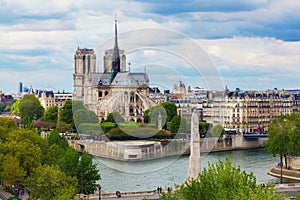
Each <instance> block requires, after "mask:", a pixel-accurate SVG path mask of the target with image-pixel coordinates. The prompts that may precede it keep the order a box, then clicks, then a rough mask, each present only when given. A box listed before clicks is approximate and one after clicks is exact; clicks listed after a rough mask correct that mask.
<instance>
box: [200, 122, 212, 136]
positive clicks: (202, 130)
mask: <svg viewBox="0 0 300 200" xmlns="http://www.w3.org/2000/svg"><path fill="white" fill-rule="evenodd" d="M211 126H212V125H211V123H208V122H199V132H200V136H201V137H202V138H204V137H206V134H207V132H208V130H209V129H210V127H211Z"/></svg>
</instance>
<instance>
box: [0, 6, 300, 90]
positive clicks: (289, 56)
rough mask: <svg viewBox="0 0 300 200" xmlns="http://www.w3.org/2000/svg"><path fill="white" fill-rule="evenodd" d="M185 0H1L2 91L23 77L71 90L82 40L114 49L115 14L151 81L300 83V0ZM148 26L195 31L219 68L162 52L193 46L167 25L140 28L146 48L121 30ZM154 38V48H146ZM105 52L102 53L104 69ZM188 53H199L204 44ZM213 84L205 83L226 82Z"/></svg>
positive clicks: (133, 59) (124, 44)
mask: <svg viewBox="0 0 300 200" xmlns="http://www.w3.org/2000/svg"><path fill="white" fill-rule="evenodd" d="M182 2H183V1H180V0H166V1H158V0H154V1H144V0H127V1H121V0H116V1H109V0H101V1H96V0H94V1H92V0H91V1H84V0H76V1H72V0H65V1H56V0H48V1H41V0H27V1H24V0H23V1H22V0H14V1H9V0H0V37H1V43H0V56H1V59H0V70H1V71H0V90H2V91H3V92H16V91H17V88H18V83H19V82H20V81H21V82H23V86H27V87H30V86H31V85H32V86H33V87H34V89H47V88H49V87H50V88H52V89H54V90H56V91H57V90H60V91H63V90H65V91H72V89H73V88H72V84H73V67H74V60H73V59H74V58H73V56H74V53H75V51H76V49H77V47H78V46H79V47H80V48H93V49H95V50H96V49H97V48H98V47H99V46H105V47H109V48H112V47H113V42H112V39H113V36H114V19H115V13H117V15H118V27H119V34H120V39H119V46H120V48H121V49H124V50H125V52H126V53H128V56H127V58H128V59H127V61H128V62H130V63H131V69H132V70H137V71H143V70H144V68H145V67H146V70H147V72H148V73H149V76H150V81H151V82H150V84H151V85H152V86H159V87H160V88H162V89H167V88H169V89H172V86H173V84H174V83H175V82H176V80H178V79H181V80H182V81H183V82H184V83H185V84H186V85H187V84H190V85H192V86H193V87H196V86H199V87H205V88H206V85H205V80H204V82H203V81H202V80H201V79H207V80H210V81H211V80H215V79H218V77H216V76H219V75H220V78H221V80H222V81H223V86H224V87H225V85H227V86H228V87H229V89H235V88H237V87H238V88H241V89H273V88H278V89H282V88H284V89H294V88H300V82H299V78H298V77H299V74H300V66H299V64H300V26H299V21H300V13H299V10H300V2H299V1H297V0H241V1H234V0H227V1H222V0H215V1H210V0H186V1H184V3H182ZM146 28H155V29H158V30H159V29H161V30H169V31H170V30H171V31H173V32H176V33H179V34H181V35H183V36H185V37H187V38H190V40H191V41H193V42H195V43H197V44H198V45H199V46H200V47H202V48H203V50H204V51H203V52H206V53H207V54H208V56H209V57H210V58H211V59H212V62H213V63H214V64H215V68H216V70H218V73H213V74H209V73H207V74H205V73H204V75H203V73H202V72H203V71H202V69H200V70H199V71H200V73H201V74H202V75H203V76H204V77H200V76H199V73H198V74H197V73H194V71H193V70H191V69H192V68H193V67H191V66H189V64H190V63H188V61H189V60H184V58H185V57H180V56H181V55H175V57H174V54H171V53H170V52H169V51H163V50H162V49H163V48H162V46H163V47H170V46H171V43H172V42H174V41H177V43H176V45H177V46H176V48H177V49H180V48H181V47H182V49H187V50H188V49H189V48H188V47H187V46H184V45H185V44H186V43H184V42H183V41H184V40H183V39H182V40H179V39H178V38H174V37H170V35H168V34H164V33H165V31H162V34H159V35H157V38H153V37H148V35H147V34H146V35H145V34H138V35H135V37H134V38H133V39H134V40H135V41H139V42H140V44H143V45H144V46H141V48H142V49H141V50H140V51H133V50H134V49H130V45H129V42H132V41H133V39H132V38H131V40H130V39H128V38H126V37H123V38H122V36H126V34H127V33H128V32H129V33H130V32H132V31H136V30H146ZM140 32H141V31H139V33H140ZM159 43H160V44H159ZM163 43H165V44H163ZM103 44H105V45H103ZM149 44H151V45H150V46H151V47H152V49H147V47H148V46H147V45H149ZM172 45H173V43H172ZM180 45H182V46H180ZM155 47H157V48H158V50H157V49H156V50H153V49H155ZM143 48H144V49H143ZM203 52H202V53H203ZM101 53H102V52H101V51H99V52H98V54H99V55H98V54H97V66H98V68H99V71H101V70H102V57H103V55H101ZM189 53H195V56H197V53H198V51H197V52H189ZM201 60H202V57H201V56H199V62H201ZM210 67H211V66H210ZM168 72H170V73H168ZM168 74H169V75H168ZM208 76H209V77H208ZM162 80H163V81H162ZM207 80H206V81H207ZM211 82H214V81H211ZM208 85H210V86H209V88H206V89H219V88H218V87H217V86H216V88H214V87H215V86H214V85H212V84H208ZM219 86H220V84H219Z"/></svg>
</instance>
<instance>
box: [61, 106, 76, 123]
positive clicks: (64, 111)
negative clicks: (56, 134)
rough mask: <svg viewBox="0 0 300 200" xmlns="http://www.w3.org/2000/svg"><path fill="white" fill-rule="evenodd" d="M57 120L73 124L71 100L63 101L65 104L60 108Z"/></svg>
mask: <svg viewBox="0 0 300 200" xmlns="http://www.w3.org/2000/svg"><path fill="white" fill-rule="evenodd" d="M58 121H59V122H64V123H66V124H74V121H73V111H72V100H67V101H66V102H65V105H64V106H63V107H62V108H61V109H60V114H59V118H58Z"/></svg>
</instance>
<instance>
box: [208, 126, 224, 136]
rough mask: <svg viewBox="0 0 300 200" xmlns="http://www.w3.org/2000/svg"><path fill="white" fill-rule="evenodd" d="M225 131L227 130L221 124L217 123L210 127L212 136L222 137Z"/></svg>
mask: <svg viewBox="0 0 300 200" xmlns="http://www.w3.org/2000/svg"><path fill="white" fill-rule="evenodd" d="M224 133H225V130H224V128H223V126H222V125H221V124H216V125H214V126H213V127H212V128H211V129H210V134H211V136H212V137H218V138H219V139H221V138H222V137H223V135H224Z"/></svg>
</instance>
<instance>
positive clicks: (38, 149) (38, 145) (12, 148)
mask: <svg viewBox="0 0 300 200" xmlns="http://www.w3.org/2000/svg"><path fill="white" fill-rule="evenodd" d="M5 150H6V152H5V153H6V154H11V155H12V156H13V157H15V158H16V159H18V160H19V162H20V166H21V167H22V168H23V169H24V170H25V171H26V175H27V176H29V175H30V174H31V172H32V170H33V169H34V168H36V167H37V166H39V165H41V164H49V163H50V152H49V148H48V144H47V140H46V139H44V138H42V137H41V136H40V135H39V134H38V133H37V132H35V131H32V130H24V129H19V130H14V131H11V132H10V133H9V135H8V139H7V142H6V144H5Z"/></svg>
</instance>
